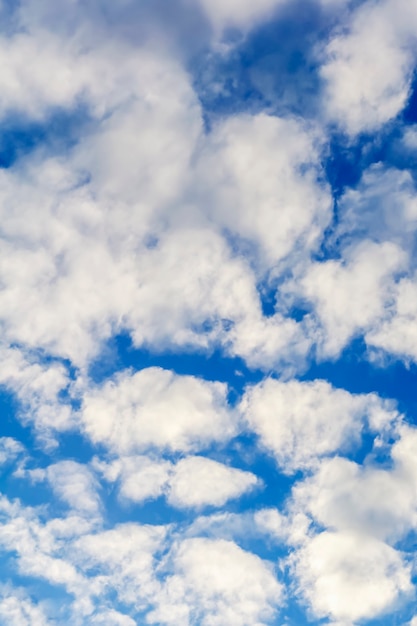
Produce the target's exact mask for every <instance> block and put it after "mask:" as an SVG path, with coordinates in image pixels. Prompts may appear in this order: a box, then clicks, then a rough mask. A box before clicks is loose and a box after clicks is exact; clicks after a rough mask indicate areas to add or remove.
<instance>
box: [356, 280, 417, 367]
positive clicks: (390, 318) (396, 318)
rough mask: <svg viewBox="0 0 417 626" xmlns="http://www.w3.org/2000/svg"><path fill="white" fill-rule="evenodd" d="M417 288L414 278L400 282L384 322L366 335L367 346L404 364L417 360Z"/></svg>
mask: <svg viewBox="0 0 417 626" xmlns="http://www.w3.org/2000/svg"><path fill="white" fill-rule="evenodd" d="M416 302H417V284H416V279H415V276H413V277H411V278H403V279H401V280H400V281H399V282H398V284H397V285H396V287H395V290H394V293H393V302H392V303H391V306H390V307H389V308H388V310H387V311H386V316H385V319H384V320H382V321H381V323H380V324H379V325H375V326H374V327H373V328H371V329H370V330H369V331H368V332H367V334H366V341H367V343H368V344H369V345H370V346H374V347H376V348H380V349H382V350H384V351H386V352H388V353H389V354H395V355H397V356H399V357H400V358H403V359H405V360H409V359H412V360H413V361H415V360H416V359H417V332H416V323H417V304H416Z"/></svg>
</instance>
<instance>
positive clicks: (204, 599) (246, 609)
mask: <svg viewBox="0 0 417 626" xmlns="http://www.w3.org/2000/svg"><path fill="white" fill-rule="evenodd" d="M173 568H174V574H173V575H172V576H170V577H168V578H167V580H166V581H165V585H164V589H163V591H162V593H161V594H160V595H159V596H158V597H157V598H156V600H157V608H156V609H155V611H153V612H152V613H150V614H149V616H148V621H149V622H150V623H154V624H155V623H158V624H179V623H181V624H184V626H188V625H191V624H201V626H222V625H223V624H229V625H230V626H253V625H254V624H256V625H257V626H261V625H262V624H264V623H265V622H267V621H269V620H270V619H271V618H272V617H273V615H274V612H275V607H276V606H277V605H279V604H280V602H281V600H282V586H281V584H280V583H279V582H278V581H277V580H276V578H275V575H274V573H273V571H272V567H271V566H270V565H269V564H267V563H266V562H264V561H262V560H261V559H260V558H259V557H258V556H256V555H254V554H251V553H249V552H245V551H244V550H242V549H241V548H239V547H238V546H237V545H236V544H235V543H233V542H232V541H224V540H210V539H202V538H195V539H187V540H185V541H183V542H181V543H180V544H179V546H178V548H177V549H176V550H175V552H174V554H173Z"/></svg>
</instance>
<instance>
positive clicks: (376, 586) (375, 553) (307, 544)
mask: <svg viewBox="0 0 417 626" xmlns="http://www.w3.org/2000/svg"><path fill="white" fill-rule="evenodd" d="M398 435H399V436H398V439H397V441H396V442H395V444H394V445H393V446H392V448H391V450H390V456H391V461H392V463H390V464H387V465H386V467H384V468H382V467H381V466H380V465H379V464H378V463H377V462H375V459H376V458H377V454H378V450H377V449H374V451H373V454H372V455H370V458H369V460H368V462H367V463H366V464H365V465H359V464H357V463H354V462H352V461H348V460H347V459H341V458H339V457H335V458H333V459H329V460H325V461H322V463H321V465H320V467H319V469H318V471H317V473H316V474H314V475H313V476H312V477H311V478H309V479H307V480H305V481H301V482H300V483H298V484H297V485H296V486H295V487H294V488H293V494H292V500H291V502H290V503H289V507H290V511H291V513H290V518H291V517H293V521H294V523H295V524H296V525H299V520H300V518H301V517H302V516H305V518H306V520H307V521H308V525H307V526H306V527H305V529H304V532H303V533H301V534H299V533H296V534H294V533H292V537H291V535H288V536H289V538H290V541H291V543H293V544H294V545H295V546H297V547H296V550H295V551H294V553H293V555H292V557H291V558H290V561H291V562H292V566H293V567H294V572H295V574H296V576H297V577H298V579H299V585H300V592H301V593H302V594H303V596H304V597H305V598H306V599H307V601H308V602H309V604H310V605H311V607H312V609H313V611H314V613H315V614H316V615H317V617H325V616H326V617H329V618H331V619H333V620H335V621H337V622H341V623H354V622H356V621H357V620H361V619H371V618H375V617H377V616H378V615H381V614H383V613H385V612H387V611H389V610H392V609H393V608H395V603H396V602H397V601H398V600H399V599H401V598H402V599H405V598H406V597H407V596H410V595H411V594H412V593H413V590H414V588H413V585H412V583H411V561H412V554H411V553H410V552H406V553H403V552H400V551H399V550H398V549H396V547H395V546H396V545H397V544H398V542H400V541H401V540H403V539H405V538H407V536H408V535H409V533H410V531H413V530H414V528H415V525H416V522H417V492H416V489H415V476H416V471H417V467H416V463H415V459H414V455H413V450H414V446H415V442H416V437H417V435H416V430H415V429H414V428H411V427H409V426H402V427H400V429H399V432H398ZM271 519H272V517H271V514H270V515H269V516H268V517H267V519H266V522H267V526H268V522H270V523H269V527H271V529H272V532H274V533H275V534H278V535H279V534H281V536H282V535H283V532H282V528H284V530H285V531H288V530H290V529H289V527H287V528H285V526H286V524H287V520H284V522H281V523H280V524H277V521H276V520H275V518H273V519H272V522H271ZM274 520H275V521H274ZM261 521H263V520H261ZM278 521H280V520H278ZM310 524H312V525H311V526H310V528H309V525H310ZM290 525H291V523H290ZM323 528H324V529H325V530H322V531H320V530H319V529H323ZM284 536H285V532H284ZM405 545H406V544H405Z"/></svg>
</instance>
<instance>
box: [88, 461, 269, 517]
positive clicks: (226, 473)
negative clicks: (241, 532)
mask: <svg viewBox="0 0 417 626" xmlns="http://www.w3.org/2000/svg"><path fill="white" fill-rule="evenodd" d="M94 465H95V467H96V469H97V470H99V471H100V472H101V473H102V474H103V476H104V477H105V478H106V479H107V480H108V481H109V482H114V481H116V480H117V481H118V482H119V495H120V497H121V498H122V499H125V500H130V501H132V502H143V501H144V500H147V499H155V498H158V497H159V496H161V495H164V496H166V498H167V501H168V503H169V504H170V505H172V506H174V507H177V508H201V507H204V506H222V505H224V504H225V503H226V502H227V501H228V500H231V499H233V498H238V497H239V496H241V495H242V494H244V493H247V492H248V491H250V490H251V489H253V488H254V487H255V486H257V485H258V484H260V481H259V480H258V479H257V477H256V476H255V475H254V474H252V473H251V472H244V471H242V470H239V469H236V468H233V467H228V466H227V465H224V464H223V463H219V462H217V461H213V460H212V459H209V458H206V457H201V456H188V457H186V458H184V459H181V460H180V461H178V463H176V464H173V463H171V462H169V461H164V460H163V459H151V458H149V457H146V456H131V457H120V458H119V459H117V460H115V461H112V462H110V463H105V462H101V461H99V460H96V461H95V463H94Z"/></svg>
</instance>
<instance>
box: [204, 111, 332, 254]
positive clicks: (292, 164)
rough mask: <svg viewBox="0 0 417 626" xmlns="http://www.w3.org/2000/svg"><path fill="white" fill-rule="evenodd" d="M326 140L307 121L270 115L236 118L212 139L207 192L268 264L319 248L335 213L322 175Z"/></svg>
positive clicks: (227, 223)
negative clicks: (256, 247) (292, 253)
mask: <svg viewBox="0 0 417 626" xmlns="http://www.w3.org/2000/svg"><path fill="white" fill-rule="evenodd" d="M321 144H322V137H320V135H319V133H318V132H317V131H316V130H315V129H314V128H312V127H309V126H308V125H307V124H303V123H301V122H299V121H296V120H293V119H280V118H278V117H274V116H269V115H264V114H261V115H256V116H249V115H240V116H233V117H232V118H229V119H227V120H225V121H224V122H222V123H221V124H219V125H218V126H216V127H215V128H214V131H213V132H212V133H211V135H210V136H209V137H208V140H207V145H206V146H205V147H204V150H203V152H202V161H201V165H200V167H202V168H203V174H202V175H201V178H200V180H198V185H199V193H200V194H203V195H204V202H206V203H208V204H210V205H211V206H210V211H211V214H212V215H213V216H214V218H215V220H216V222H217V223H219V224H221V225H223V226H224V227H225V228H227V229H228V230H229V231H230V232H232V233H234V234H236V235H238V236H240V237H241V238H242V239H243V240H249V241H250V242H253V244H255V245H256V246H258V249H259V256H260V257H261V259H263V260H264V262H266V263H267V264H268V265H273V264H275V263H277V262H278V261H281V260H282V259H283V258H284V257H285V256H286V255H288V254H289V253H291V252H292V251H293V250H294V248H297V249H299V248H302V249H303V251H304V252H305V251H306V249H311V248H314V247H315V246H317V243H318V241H319V239H320V237H321V235H322V233H323V230H324V228H325V227H326V226H327V224H328V223H329V221H330V219H331V200H330V195H329V193H328V189H327V188H326V186H325V185H323V184H321V183H319V181H318V178H319V175H320V174H321V170H320V152H321Z"/></svg>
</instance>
